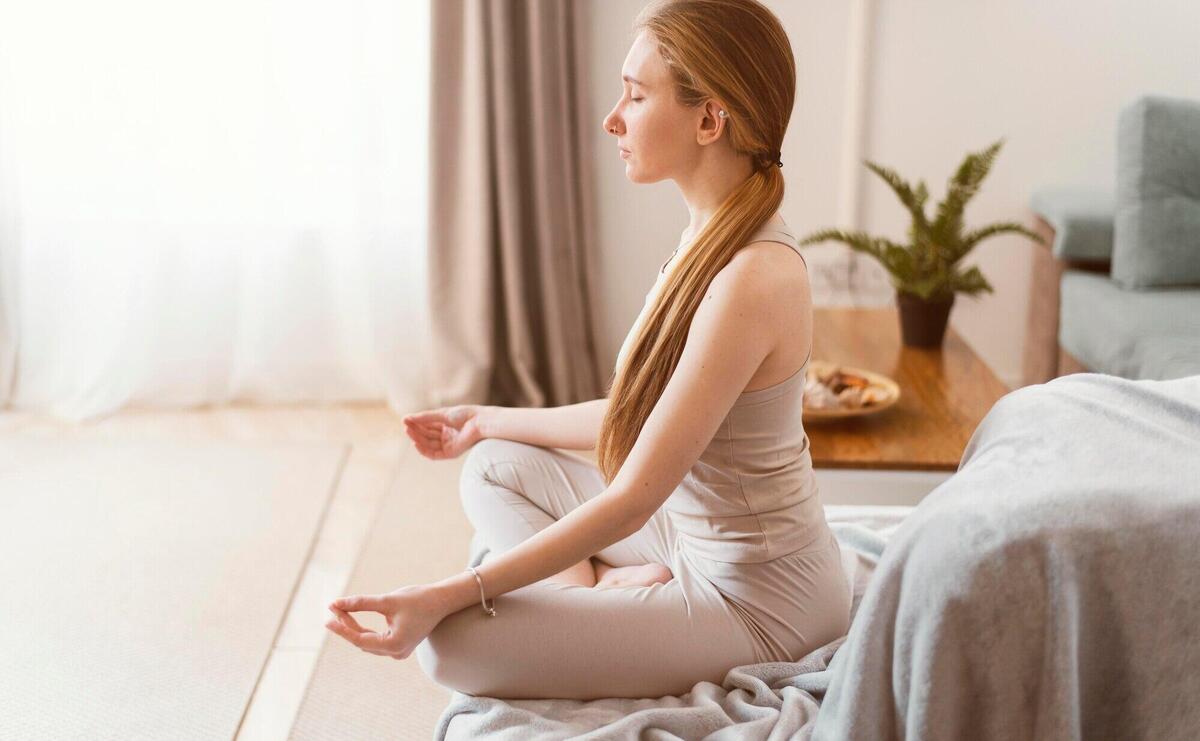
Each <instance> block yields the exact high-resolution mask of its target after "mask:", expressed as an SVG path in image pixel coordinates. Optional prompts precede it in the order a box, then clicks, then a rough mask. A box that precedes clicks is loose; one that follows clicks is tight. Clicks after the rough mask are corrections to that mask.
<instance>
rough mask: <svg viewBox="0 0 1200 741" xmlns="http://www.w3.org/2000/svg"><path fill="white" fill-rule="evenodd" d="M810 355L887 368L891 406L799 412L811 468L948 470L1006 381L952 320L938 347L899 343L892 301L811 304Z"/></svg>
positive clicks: (954, 465)
mask: <svg viewBox="0 0 1200 741" xmlns="http://www.w3.org/2000/svg"><path fill="white" fill-rule="evenodd" d="M813 321H814V327H813V332H814V334H813V355H812V357H813V359H814V360H827V361H831V362H834V363H839V364H844V365H849V366H855V367H858V368H863V369H864V370H870V371H875V372H876V373H882V374H884V375H886V376H889V377H890V378H892V379H893V380H895V381H896V383H897V384H899V385H900V400H899V401H898V402H896V404H895V405H894V406H892V407H891V408H890V409H886V410H884V411H882V412H879V413H877V414H873V415H867V416H865V417H858V418H852V419H844V420H836V421H816V420H805V423H804V427H805V431H806V432H807V433H808V438H809V442H810V444H811V452H812V459H813V467H814V468H825V469H857V470H884V471H942V472H954V471H956V470H957V469H958V462H959V460H960V458H961V457H962V454H963V450H964V448H965V447H966V445H967V441H968V440H969V439H970V438H971V433H972V432H974V431H975V428H976V426H978V424H979V422H980V420H982V419H983V417H984V415H986V414H987V412H988V410H989V409H991V408H992V404H994V403H995V402H996V401H997V400H998V399H999V398H1000V397H1001V396H1004V395H1005V394H1007V393H1008V391H1009V389H1008V387H1007V386H1005V385H1004V384H1003V383H1001V381H1000V380H999V379H998V378H996V376H995V375H993V374H992V372H991V370H990V369H989V368H988V367H987V366H986V365H984V363H983V362H982V361H981V360H980V359H979V357H978V356H977V355H975V353H974V351H972V350H971V348H970V347H969V346H968V345H967V344H966V342H964V341H963V339H962V337H960V336H959V335H958V333H957V332H955V331H954V329H953V328H951V327H947V328H946V338H945V341H944V342H943V345H942V347H940V348H933V349H923V348H913V347H905V346H903V345H902V344H901V343H900V322H899V316H898V314H897V310H896V309H895V308H894V307H893V308H883V309H876V308H816V309H814V310H813Z"/></svg>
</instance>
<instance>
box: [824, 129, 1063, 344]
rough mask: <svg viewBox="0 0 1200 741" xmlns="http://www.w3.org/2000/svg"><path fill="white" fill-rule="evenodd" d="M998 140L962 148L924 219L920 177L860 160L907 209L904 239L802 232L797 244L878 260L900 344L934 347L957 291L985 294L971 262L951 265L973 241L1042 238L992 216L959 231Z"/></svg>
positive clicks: (926, 195) (924, 192) (826, 231)
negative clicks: (891, 294)
mask: <svg viewBox="0 0 1200 741" xmlns="http://www.w3.org/2000/svg"><path fill="white" fill-rule="evenodd" d="M1003 143H1004V140H1003V139H1001V140H999V141H997V142H996V143H995V144H993V145H991V146H990V147H988V148H987V149H984V150H982V151H980V152H974V153H970V154H968V155H967V156H966V158H965V159H964V160H963V162H962V164H961V165H959V167H958V171H957V172H955V173H954V176H953V177H951V178H950V179H949V180H948V181H947V185H946V197H945V198H944V199H943V200H942V202H941V203H939V204H937V210H936V211H937V212H936V215H935V216H934V218H933V220H932V221H931V220H930V219H929V217H928V216H926V214H925V202H926V200H927V199H928V198H929V189H928V188H927V187H926V186H925V181H924V180H922V181H919V182H918V183H917V187H916V188H913V187H912V186H910V185H909V184H908V183H907V182H906V181H905V180H903V179H902V178H901V177H900V176H899V175H897V174H896V172H895V171H893V170H891V169H889V168H886V167H881V166H880V165H877V164H875V163H874V162H870V161H866V162H865V163H864V164H866V166H867V168H868V169H870V170H871V172H873V173H875V174H876V175H878V176H879V177H880V178H882V179H883V181H884V182H885V183H887V184H888V185H889V186H890V187H891V189H892V190H893V191H895V193H896V195H897V196H898V197H899V198H900V202H901V203H903V204H904V207H905V208H907V209H908V210H909V212H910V213H911V214H912V225H911V226H910V227H909V230H908V243H907V244H898V243H896V242H893V241H892V240H890V239H887V238H885V237H872V236H870V235H868V234H867V233H866V232H862V231H843V230H840V229H823V230H821V231H818V232H814V233H813V234H811V235H809V236H808V237H805V238H804V239H803V240H802V241H801V242H800V244H802V245H807V244H815V243H817V242H826V241H836V242H842V243H844V244H846V245H848V246H849V247H850V248H851V249H853V250H855V251H857V252H865V253H866V254H868V255H870V256H871V257H873V258H875V259H876V260H878V261H879V262H880V263H881V264H882V265H883V267H884V268H886V269H887V271H888V273H890V274H891V281H892V285H893V286H895V288H896V304H897V306H898V307H899V311H900V334H901V337H902V338H903V341H904V344H905V345H911V346H916V347H936V346H938V345H941V343H942V339H943V337H944V336H945V332H946V322H947V320H948V319H949V317H950V307H951V306H953V305H954V297H955V296H956V295H957V294H959V293H965V294H967V295H970V296H974V295H977V294H978V293H980V292H982V291H987V292H989V293H990V292H992V291H993V289H992V286H991V284H990V283H988V281H987V279H986V278H984V277H983V274H982V273H980V272H979V268H978V267H974V266H972V267H970V268H967V269H965V270H963V269H961V268H960V267H959V265H958V263H959V261H960V260H962V258H963V257H965V256H966V255H967V253H969V252H970V251H971V250H972V249H973V248H974V247H975V245H977V244H979V243H980V242H982V241H983V240H985V239H987V238H988V237H991V236H995V235H996V234H1002V233H1005V232H1016V233H1018V234H1024V235H1025V236H1027V237H1029V238H1030V239H1033V240H1035V241H1037V242H1039V243H1042V238H1041V237H1039V236H1038V235H1037V234H1034V233H1033V232H1031V231H1029V230H1028V229H1026V228H1025V227H1023V226H1021V225H1020V224H1017V223H1013V222H998V223H994V224H989V225H988V226H984V227H980V228H978V229H973V230H971V231H964V227H963V208H964V207H965V206H966V205H967V201H969V200H971V197H972V196H974V195H975V193H977V192H978V191H979V184H980V183H981V182H983V178H984V176H986V175H987V173H988V170H989V169H991V167H992V163H993V162H994V161H995V159H996V155H997V153H999V151H1000V147H1001V145H1002V144H1003Z"/></svg>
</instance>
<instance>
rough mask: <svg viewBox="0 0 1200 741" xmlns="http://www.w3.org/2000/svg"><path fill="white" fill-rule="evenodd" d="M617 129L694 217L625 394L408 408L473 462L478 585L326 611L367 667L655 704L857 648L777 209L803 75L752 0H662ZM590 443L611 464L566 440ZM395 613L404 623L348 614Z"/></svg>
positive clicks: (443, 586)
mask: <svg viewBox="0 0 1200 741" xmlns="http://www.w3.org/2000/svg"><path fill="white" fill-rule="evenodd" d="M634 30H635V32H636V38H635V40H634V42H633V45H632V48H631V49H630V51H629V54H628V56H627V57H626V59H625V63H624V69H623V70H622V85H623V90H622V94H621V98H620V100H619V101H618V102H617V104H616V107H615V108H613V110H612V111H611V112H610V113H609V114H608V115H607V116H606V117H605V120H604V122H603V125H604V128H605V130H606V131H608V132H609V133H611V134H612V135H613V136H614V137H615V139H616V144H617V146H618V147H619V148H620V156H621V157H622V158H623V159H624V161H625V167H626V170H625V172H626V175H627V177H628V178H629V179H630V180H631V181H633V182H635V183H652V182H657V181H660V180H663V179H667V178H669V179H671V180H673V181H675V183H676V184H677V185H678V186H679V189H680V191H681V193H682V195H683V199H684V201H685V202H686V204H687V208H688V211H689V212H690V214H691V223H690V224H689V226H688V228H687V229H686V230H685V231H684V233H683V235H682V236H683V238H682V240H681V242H680V245H679V247H678V248H677V249H676V251H675V253H674V254H673V255H672V256H671V258H669V259H668V260H667V262H666V263H664V265H663V267H662V269H661V270H660V272H659V275H658V276H657V279H656V281H655V284H654V286H653V288H651V290H650V293H649V294H648V295H647V297H646V303H645V306H644V307H643V309H642V312H641V314H640V316H639V317H638V319H637V321H636V322H635V324H634V327H633V328H632V330H631V331H630V333H629V335H628V336H627V337H626V340H625V343H624V346H623V347H622V348H621V351H620V353H619V354H618V358H617V366H616V370H615V377H614V380H613V383H612V385H611V388H610V391H609V394H608V397H607V398H604V399H597V400H595V401H591V402H584V403H582V404H574V405H570V406H564V407H557V408H553V409H508V408H496V407H477V406H458V407H451V408H446V409H438V410H433V411H428V412H423V413H419V414H414V415H410V416H409V417H406V418H405V424H406V427H407V431H408V434H409V436H410V437H411V438H412V440H413V441H414V443H415V444H416V446H417V448H418V449H419V450H420V451H421V452H422V453H424V454H425V455H427V456H429V457H431V458H452V457H455V456H457V455H459V454H460V453H461V452H463V451H465V450H468V449H469V451H470V452H469V454H468V457H467V460H466V461H465V465H464V469H463V473H462V478H461V496H462V501H463V505H464V508H465V510H466V513H467V516H468V518H469V519H470V520H471V522H472V524H473V525H474V526H475V528H476V530H477V531H478V532H479V534H480V536H481V537H482V539H483V541H484V542H485V544H486V545H487V546H488V548H489V551H490V552H489V555H488V557H487V558H486V559H484V561H483V562H482V563H481V564H479V565H478V566H477V567H476V568H475V569H474V570H473V571H472V570H470V569H468V570H467V571H464V572H462V573H460V574H457V575H455V576H451V577H449V578H446V579H444V580H442V581H440V582H437V583H434V584H427V585H420V586H409V587H403V588H401V589H398V590H395V591H393V592H389V593H387V594H383V595H373V596H357V597H346V598H343V599H339V600H336V601H335V602H334V603H332V604H331V605H330V609H331V610H332V611H333V612H334V613H335V616H336V617H335V619H331V620H330V621H329V623H327V627H329V628H330V630H333V631H334V632H336V633H337V634H338V635H340V636H342V637H344V638H346V639H347V640H349V641H351V642H352V643H354V644H355V645H357V646H359V647H360V648H362V649H363V650H365V651H369V652H371V653H377V654H380V655H384V656H391V657H393V658H405V657H407V656H408V655H409V654H410V653H412V652H413V651H414V650H416V652H417V659H418V661H419V662H420V664H421V666H422V667H423V669H424V670H425V671H426V672H427V673H428V674H429V675H430V676H431V677H432V678H433V679H434V680H435V681H437V682H439V683H441V684H443V685H445V686H447V687H451V688H453V689H457V690H459V691H462V692H465V693H468V694H473V695H487V696H492V697H504V698H574V699H590V698H598V697H659V696H662V695H666V694H672V695H677V694H682V693H684V692H687V691H688V690H690V689H691V688H692V686H693V685H694V684H695V683H697V682H699V681H702V680H707V681H710V682H714V683H720V682H721V681H722V679H723V678H724V676H725V673H726V672H727V671H728V670H729V669H731V668H732V667H734V666H737V665H740V664H751V663H758V662H765V661H788V660H794V659H797V658H799V657H801V656H803V655H804V654H806V653H808V652H809V651H811V650H813V649H816V648H818V647H819V646H821V645H823V644H825V643H827V642H828V641H831V640H833V639H835V638H837V637H838V636H840V635H842V634H844V633H845V632H846V630H847V628H848V625H849V614H850V593H849V590H848V588H847V584H846V582H845V578H844V575H843V571H842V567H841V560H840V555H841V554H840V550H839V547H838V543H837V541H836V540H835V539H834V538H833V535H832V533H831V531H830V529H829V527H828V526H827V524H826V522H825V517H824V511H823V509H822V506H821V502H820V498H819V496H818V493H817V489H816V485H815V482H814V479H813V471H812V461H811V458H810V455H809V450H808V437H807V435H806V434H805V432H804V429H803V427H802V426H801V403H802V402H801V399H802V395H803V388H804V376H805V373H804V370H805V366H806V365H807V364H808V360H809V357H810V354H811V350H810V348H811V339H812V305H811V298H810V292H809V284H808V273H807V270H806V265H805V262H804V260H803V258H802V257H801V256H800V252H799V248H798V246H797V244H796V240H795V237H794V235H793V234H792V233H791V232H790V230H789V229H788V228H787V226H786V224H785V223H784V222H783V220H782V219H781V218H780V217H779V215H778V213H777V211H778V208H779V205H780V202H781V201H782V199H783V190H784V183H783V176H782V174H781V172H780V169H779V168H780V167H781V166H782V162H781V161H780V152H779V149H780V144H781V142H782V141H783V135H784V132H785V130H786V129H787V124H788V120H789V118H790V116H791V111H792V105H793V99H794V95H795V62H794V59H793V57H792V52H791V47H790V45H789V43H788V39H787V36H786V35H785V34H784V31H783V28H782V26H781V25H780V23H779V21H778V19H777V18H776V17H775V16H774V15H773V14H772V13H771V12H770V11H768V10H767V9H766V8H764V7H763V6H762V5H761V4H759V3H758V2H755V0H674V1H668V2H656V3H653V4H651V5H649V6H648V7H646V8H645V10H643V12H642V13H641V14H640V15H639V17H638V18H637V20H636V21H635V24H634ZM592 447H596V448H597V455H598V460H599V467H598V468H597V467H596V466H594V465H592V464H590V463H588V462H586V461H584V460H582V459H580V458H576V457H575V456H571V455H567V454H564V453H562V452H561V451H558V450H552V449H551V448H573V449H586V448H592ZM356 610H372V611H377V612H381V613H383V614H384V615H386V616H387V617H388V624H389V629H388V630H387V631H386V632H385V633H382V634H381V633H376V632H373V631H368V630H364V629H363V628H362V627H361V626H360V625H359V624H358V623H357V622H356V621H355V620H354V618H353V617H352V616H350V615H349V613H350V612H353V611H356Z"/></svg>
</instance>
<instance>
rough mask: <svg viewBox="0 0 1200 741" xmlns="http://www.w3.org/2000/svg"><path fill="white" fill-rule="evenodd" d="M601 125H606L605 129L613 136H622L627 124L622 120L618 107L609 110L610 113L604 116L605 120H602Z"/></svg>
mask: <svg viewBox="0 0 1200 741" xmlns="http://www.w3.org/2000/svg"><path fill="white" fill-rule="evenodd" d="M601 125H602V126H604V130H605V131H607V132H608V133H610V134H612V135H613V136H620V135H621V131H622V130H623V129H624V125H625V124H624V123H623V122H622V121H621V117H620V116H618V115H617V109H616V108H613V109H612V110H611V111H609V113H608V115H607V116H605V117H604V121H602V122H601Z"/></svg>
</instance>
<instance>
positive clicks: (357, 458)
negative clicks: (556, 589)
mask: <svg viewBox="0 0 1200 741" xmlns="http://www.w3.org/2000/svg"><path fill="white" fill-rule="evenodd" d="M402 428H403V425H402V424H401V422H400V419H399V417H398V416H397V415H396V414H395V413H393V412H392V411H391V410H389V409H388V408H387V407H386V406H385V405H383V404H340V405H321V406H318V405H311V406H309V405H305V406H273V407H265V406H254V405H228V406H219V407H206V408H200V409H190V410H161V409H148V408H128V409H125V410H122V411H120V412H118V413H117V414H114V415H111V416H109V417H107V418H105V419H102V420H97V421H93V422H88V423H79V424H77V423H71V422H64V421H61V420H57V419H54V418H52V417H48V416H46V415H41V414H36V413H30V412H22V411H13V410H9V411H5V412H2V413H0V445H3V444H4V443H5V442H6V441H7V440H12V439H14V438H17V437H26V438H39V439H51V440H56V441H61V442H62V443H63V445H70V444H71V442H72V441H75V440H98V439H102V440H127V441H137V440H145V441H148V442H153V441H160V440H194V441H211V440H224V441H242V442H247V443H259V442H268V441H280V442H298V441H325V442H339V443H344V444H345V445H347V446H348V447H349V448H350V452H349V456H348V458H347V459H346V464H345V467H344V468H343V469H342V471H341V475H340V477H339V480H338V484H337V488H336V489H335V491H334V494H333V498H332V500H331V501H330V504H329V508H328V510H327V511H326V513H325V517H324V521H323V523H322V526H321V528H320V531H319V532H318V534H317V538H316V542H314V543H313V546H312V551H311V554H310V555H309V557H308V562H307V565H306V567H305V569H304V572H303V574H302V576H301V579H300V583H299V584H298V586H297V588H296V591H295V593H294V594H293V595H292V600H291V604H290V606H289V609H288V612H287V615H286V617H285V618H284V622H283V624H282V625H281V626H280V629H279V632H278V634H277V635H276V637H275V641H274V645H272V646H271V647H270V653H269V655H268V659H267V662H266V664H265V665H264V666H263V669H262V674H261V676H260V678H259V681H258V684H257V685H256V687H255V688H254V691H253V693H252V694H251V695H250V696H248V697H247V698H246V707H245V714H244V716H243V718H242V723H241V726H240V728H239V731H238V735H237V738H238V739H239V741H247V740H250V739H283V738H288V736H289V733H290V731H291V728H292V722H293V719H294V718H295V716H296V712H297V710H298V708H299V707H300V704H301V701H302V699H303V697H304V692H305V690H306V688H307V687H308V684H309V679H310V677H311V675H312V672H313V668H314V666H315V662H316V659H317V656H318V653H319V652H320V650H321V647H322V646H323V645H324V643H325V642H326V641H327V640H328V639H329V633H328V631H327V630H325V628H324V620H325V619H326V616H327V615H328V611H327V610H326V608H325V605H326V604H327V603H328V602H329V601H330V600H332V599H333V598H335V597H338V596H341V595H342V594H344V593H345V589H346V585H347V582H348V581H349V579H350V575H351V573H352V571H353V569H354V566H355V563H356V562H357V559H358V555H359V553H360V551H361V550H362V547H363V543H364V542H365V540H366V537H367V534H368V532H369V531H370V529H371V526H372V525H373V523H374V522H375V520H376V515H377V513H378V511H379V508H380V505H381V503H382V502H383V500H384V497H385V494H386V493H387V492H388V491H389V489H391V488H392V487H393V484H394V482H395V480H396V478H397V474H398V472H399V470H400V465H401V461H402V459H403V458H404V453H405V450H406V448H407V446H408V445H409V441H408V439H407V438H406V437H404V436H403V433H402ZM148 449H149V448H148ZM429 496H430V497H432V498H435V501H438V502H439V503H440V504H441V506H442V507H443V508H444V510H445V511H446V512H447V513H449V516H455V517H460V513H459V506H458V499H457V497H456V496H455V493H454V492H453V491H439V492H430V493H429ZM65 516H69V513H64V517H65ZM460 527H465V525H460ZM467 534H469V533H467ZM463 537H466V536H465V535H464V534H462V533H460V534H459V539H462V538H463ZM449 540H450V541H452V542H447V541H448V539H447V537H446V533H445V532H440V533H439V532H430V533H429V534H428V537H427V538H425V539H424V540H418V541H415V542H412V543H411V546H412V550H413V552H415V553H420V552H422V549H424V552H425V553H427V554H430V553H432V554H435V555H437V554H442V555H443V557H447V556H454V557H458V558H461V557H462V555H461V553H460V551H461V550H462V549H461V548H456V547H455V546H456V545H457V541H456V540H453V539H449ZM444 543H445V545H443V544H444ZM443 550H444V551H445V553H442V551H443ZM436 564H437V561H436V559H430V560H428V561H427V560H424V559H420V560H417V561H416V567H415V569H414V573H413V574H410V575H411V576H413V577H414V578H415V577H420V578H422V579H423V580H430V581H432V580H434V579H438V578H441V577H444V576H446V574H445V573H443V571H442V570H441V569H439V568H436ZM153 618H154V616H152V615H149V616H147V619H150V620H153ZM339 640H340V639H339ZM162 659H163V660H164V661H169V660H170V657H162ZM402 671H404V672H406V673H408V674H410V675H412V676H414V677H417V676H418V675H419V677H418V678H419V679H420V678H423V677H424V675H423V673H421V671H420V668H419V667H418V666H417V665H416V664H415V663H409V664H406V665H405V666H403V667H402ZM425 681H427V682H428V680H425ZM428 684H429V685H431V686H432V688H433V689H435V690H436V689H440V688H436V686H434V685H432V682H428ZM431 691H432V690H431ZM447 696H448V695H446V693H444V692H443V693H441V694H440V695H438V696H437V698H436V702H434V703H433V704H431V705H430V706H429V707H428V708H424V709H423V710H422V712H420V713H413V714H412V715H411V716H410V718H409V720H408V721H407V723H408V725H406V726H404V727H402V728H401V729H400V730H401V731H402V732H403V733H405V734H408V735H412V736H414V737H421V738H427V737H428V734H429V733H430V730H431V724H430V717H431V715H432V716H433V717H436V714H437V712H439V711H440V709H441V707H442V706H443V705H444V704H445V698H446V697H447Z"/></svg>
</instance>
